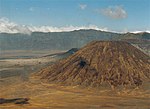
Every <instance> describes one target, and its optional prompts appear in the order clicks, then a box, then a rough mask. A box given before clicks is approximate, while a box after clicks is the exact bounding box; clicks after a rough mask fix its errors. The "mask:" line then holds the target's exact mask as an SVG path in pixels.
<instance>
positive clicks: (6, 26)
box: [0, 18, 150, 34]
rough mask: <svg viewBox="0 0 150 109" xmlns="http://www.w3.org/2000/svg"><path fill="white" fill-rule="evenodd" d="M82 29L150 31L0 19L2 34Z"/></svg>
mask: <svg viewBox="0 0 150 109" xmlns="http://www.w3.org/2000/svg"><path fill="white" fill-rule="evenodd" d="M80 29H86V30H88V29H94V30H101V31H109V32H115V33H126V32H131V33H139V32H148V33H150V30H145V31H144V30H143V31H142V30H138V31H128V30H127V28H125V30H124V31H122V32H121V31H120V32H117V31H112V30H108V28H106V27H104V28H100V27H98V26H96V25H88V26H72V25H70V26H64V27H53V26H26V25H19V24H17V23H14V22H11V21H9V19H7V18H0V33H23V34H31V33H32V32H67V31H74V30H80Z"/></svg>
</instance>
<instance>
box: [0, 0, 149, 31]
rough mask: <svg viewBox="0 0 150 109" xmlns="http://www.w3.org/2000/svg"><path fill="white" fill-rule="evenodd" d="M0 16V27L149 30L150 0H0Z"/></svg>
mask: <svg viewBox="0 0 150 109" xmlns="http://www.w3.org/2000/svg"><path fill="white" fill-rule="evenodd" d="M0 19H1V20H0V24H1V27H0V28H2V25H4V26H5V23H12V24H15V25H27V26H34V27H41V26H47V27H48V26H50V27H55V28H60V27H70V26H71V27H72V28H73V27H83V26H84V27H88V26H89V25H92V26H95V27H97V28H102V29H107V30H111V31H118V32H126V31H150V0H0ZM4 20H7V21H4ZM2 22H3V23H2ZM7 25H10V24H7ZM4 26H3V29H4ZM5 27H7V26H5ZM43 28H44V27H43Z"/></svg>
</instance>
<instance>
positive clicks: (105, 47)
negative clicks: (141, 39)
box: [36, 41, 150, 88]
mask: <svg viewBox="0 0 150 109" xmlns="http://www.w3.org/2000/svg"><path fill="white" fill-rule="evenodd" d="M149 59H150V57H149V56H147V55H146V54H144V53H143V52H141V51H140V50H138V49H137V48H135V47H134V46H132V45H131V44H129V43H127V42H123V41H94V42H91V43H89V44H87V45H86V46H85V47H83V48H82V49H80V50H79V51H77V52H76V53H75V54H73V55H71V56H70V57H68V58H67V59H64V60H61V61H60V62H58V63H56V64H54V65H51V66H49V67H47V68H44V69H42V70H41V71H40V72H38V73H36V76H38V77H40V79H42V80H44V81H45V82H49V83H57V84H61V85H79V86H85V87H101V86H104V87H107V86H108V87H111V88H122V87H123V88H135V87H139V86H141V85H142V84H143V83H144V82H145V81H147V80H148V81H149V80H150V60H149Z"/></svg>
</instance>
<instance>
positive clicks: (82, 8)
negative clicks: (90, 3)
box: [79, 4, 87, 10]
mask: <svg viewBox="0 0 150 109" xmlns="http://www.w3.org/2000/svg"><path fill="white" fill-rule="evenodd" d="M79 7H80V9H81V10H84V9H85V8H86V7H87V5H86V4H79Z"/></svg>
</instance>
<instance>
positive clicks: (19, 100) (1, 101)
mask: <svg viewBox="0 0 150 109" xmlns="http://www.w3.org/2000/svg"><path fill="white" fill-rule="evenodd" d="M28 101H29V98H13V99H4V98H0V104H4V103H14V104H29V102H28Z"/></svg>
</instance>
